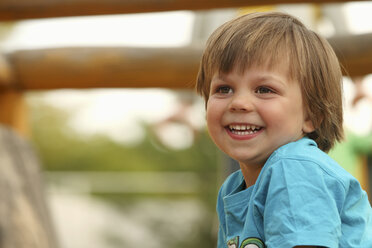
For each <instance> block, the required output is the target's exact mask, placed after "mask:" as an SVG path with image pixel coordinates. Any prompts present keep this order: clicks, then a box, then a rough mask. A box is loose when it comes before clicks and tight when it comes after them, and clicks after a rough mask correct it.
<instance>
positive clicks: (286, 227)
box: [217, 138, 372, 248]
mask: <svg viewBox="0 0 372 248" xmlns="http://www.w3.org/2000/svg"><path fill="white" fill-rule="evenodd" d="M217 213H218V218H219V221H220V226H219V233H218V248H222V247H223V248H226V247H229V248H257V247H258V248H263V247H268V248H282V247H283V248H289V247H294V246H299V245H308V246H310V245H311V246H323V247H331V248H338V247H341V248H354V247H360V248H362V247H363V248H372V210H371V205H370V203H369V201H368V197H367V194H366V193H365V192H364V191H363V190H362V189H361V187H360V184H359V183H358V181H357V180H356V179H355V178H354V177H353V176H351V175H350V174H349V173H348V172H346V171H345V170H344V169H343V168H341V167H340V166H339V165H338V164H337V163H336V162H335V161H334V160H332V159H331V158H330V157H329V156H328V155H327V154H326V153H324V152H322V151H321V150H320V149H318V147H317V145H316V143H315V142H314V141H313V140H311V139H308V138H303V139H301V140H299V141H296V142H292V143H289V144H286V145H284V146H282V147H280V148H278V149H277V150H276V151H275V152H274V153H273V154H272V155H271V156H270V157H269V159H268V160H267V162H266V163H265V165H264V167H263V168H262V170H261V173H260V175H259V176H258V178H257V181H256V183H255V184H254V185H253V186H251V187H249V188H247V189H245V183H244V178H243V175H242V173H241V171H240V170H239V171H237V172H235V173H233V174H231V175H230V176H229V177H228V178H227V179H226V181H225V182H224V184H223V185H222V187H221V189H220V192H219V195H218V200H217Z"/></svg>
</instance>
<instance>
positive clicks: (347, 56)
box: [328, 33, 372, 77]
mask: <svg viewBox="0 0 372 248" xmlns="http://www.w3.org/2000/svg"><path fill="white" fill-rule="evenodd" d="M328 41H329V43H330V44H331V45H332V47H333V48H334V50H335V52H336V54H337V57H338V58H339V60H340V63H341V64H342V66H343V67H344V74H345V75H348V76H353V77H356V76H364V75H366V74H370V73H372V33H369V34H360V35H347V36H339V37H334V38H331V39H329V40H328Z"/></svg>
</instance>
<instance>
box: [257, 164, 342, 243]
mask: <svg viewBox="0 0 372 248" xmlns="http://www.w3.org/2000/svg"><path fill="white" fill-rule="evenodd" d="M263 178H264V179H263V180H262V181H261V182H260V184H261V185H260V189H259V190H258V191H257V197H256V200H255V216H258V218H262V223H263V230H264V236H265V240H266V245H267V247H268V248H271V247H275V248H281V247H283V248H284V247H285V248H288V247H294V246H300V245H304V246H306V245H308V246H323V247H338V239H339V237H340V235H341V220H340V215H339V211H341V209H339V208H340V205H339V202H340V200H341V199H342V197H343V196H342V195H344V191H345V190H344V187H343V185H342V184H341V182H339V181H338V180H337V179H335V178H332V177H331V176H330V175H329V174H327V173H326V172H325V171H323V169H322V168H320V167H319V166H318V165H317V164H316V163H314V162H311V161H298V160H291V159H284V160H280V161H278V162H277V163H276V164H275V165H273V166H272V167H271V168H270V169H269V170H267V171H266V172H265V175H264V176H263Z"/></svg>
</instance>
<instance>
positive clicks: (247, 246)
mask: <svg viewBox="0 0 372 248" xmlns="http://www.w3.org/2000/svg"><path fill="white" fill-rule="evenodd" d="M240 248H265V244H264V243H263V242H262V241H261V240H260V239H258V238H247V239H245V240H244V241H243V243H242V245H241V246H240Z"/></svg>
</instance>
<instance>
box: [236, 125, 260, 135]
mask: <svg viewBox="0 0 372 248" xmlns="http://www.w3.org/2000/svg"><path fill="white" fill-rule="evenodd" d="M229 129H230V130H231V131H232V132H233V133H235V134H239V135H248V134H252V133H255V132H257V131H258V130H259V129H260V127H258V126H255V125H229Z"/></svg>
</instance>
